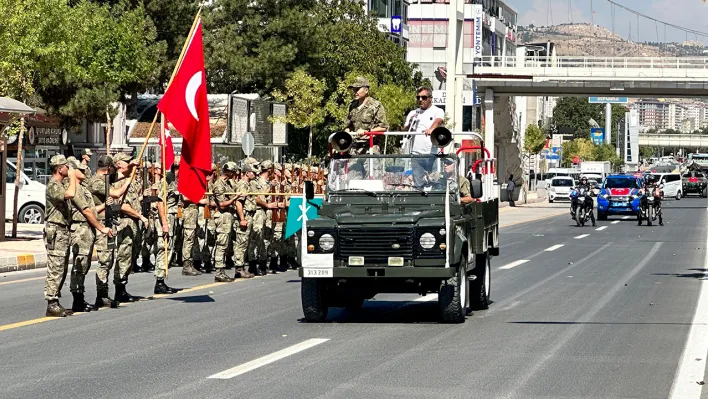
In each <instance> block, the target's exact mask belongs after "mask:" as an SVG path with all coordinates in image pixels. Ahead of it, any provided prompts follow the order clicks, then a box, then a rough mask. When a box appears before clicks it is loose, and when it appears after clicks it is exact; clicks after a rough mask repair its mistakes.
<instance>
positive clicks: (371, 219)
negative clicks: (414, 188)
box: [333, 207, 445, 225]
mask: <svg viewBox="0 0 708 399" xmlns="http://www.w3.org/2000/svg"><path fill="white" fill-rule="evenodd" d="M378 208H379V209H376V210H370V211H365V210H364V209H346V210H341V211H337V212H335V213H334V214H333V217H334V219H335V220H336V221H337V223H338V224H340V225H347V224H416V223H418V221H419V220H420V219H430V218H444V217H445V208H444V207H441V208H439V209H426V210H421V209H415V210H405V209H402V208H401V207H391V208H389V210H388V211H387V212H384V211H383V209H381V207H378Z"/></svg>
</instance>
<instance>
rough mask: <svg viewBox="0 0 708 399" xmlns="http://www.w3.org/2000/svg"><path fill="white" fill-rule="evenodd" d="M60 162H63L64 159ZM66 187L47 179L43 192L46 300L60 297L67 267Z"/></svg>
mask: <svg viewBox="0 0 708 399" xmlns="http://www.w3.org/2000/svg"><path fill="white" fill-rule="evenodd" d="M60 157H61V158H64V157H63V156H60ZM52 158H53V159H58V158H54V157H52ZM61 162H64V163H66V158H64V159H63V161H61ZM67 188H68V184H65V183H64V182H59V181H56V180H54V179H49V182H48V183H47V192H46V194H45V200H46V202H45V204H46V205H45V219H44V220H45V223H46V224H45V226H44V245H45V247H46V248H47V277H46V279H45V283H44V299H46V300H47V301H56V300H58V299H59V297H60V296H61V285H62V282H63V281H64V278H65V277H66V273H67V269H68V263H69V226H70V225H71V214H70V209H69V201H68V200H66V199H64V195H65V193H66V190H67Z"/></svg>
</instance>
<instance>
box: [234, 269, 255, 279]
mask: <svg viewBox="0 0 708 399" xmlns="http://www.w3.org/2000/svg"><path fill="white" fill-rule="evenodd" d="M247 269H248V268H246V267H239V268H238V269H236V276H235V277H234V278H253V274H251V273H249V272H248V270H247Z"/></svg>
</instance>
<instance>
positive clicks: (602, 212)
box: [597, 175, 640, 220]
mask: <svg viewBox="0 0 708 399" xmlns="http://www.w3.org/2000/svg"><path fill="white" fill-rule="evenodd" d="M639 182H640V179H638V178H637V177H635V176H632V175H610V176H607V178H605V181H604V182H602V188H601V190H600V194H599V195H598V196H597V218H598V220H607V217H608V216H609V215H636V214H637V212H639V196H638V193H639V188H640V186H639Z"/></svg>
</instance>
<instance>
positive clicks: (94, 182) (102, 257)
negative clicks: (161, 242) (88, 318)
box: [87, 155, 128, 308]
mask: <svg viewBox="0 0 708 399" xmlns="http://www.w3.org/2000/svg"><path fill="white" fill-rule="evenodd" d="M114 174H115V167H114V163H113V158H111V157H110V156H107V155H103V156H101V157H100V158H98V170H97V171H96V173H95V174H94V175H93V176H91V178H89V182H88V184H87V186H88V189H89V191H90V192H91V195H92V196H93V202H94V206H96V210H97V211H98V220H99V221H101V223H104V224H105V223H107V222H105V220H106V205H107V204H108V205H110V204H112V203H113V202H114V201H115V200H116V199H118V198H120V197H122V196H123V194H124V193H125V190H127V189H128V185H127V182H128V180H127V179H126V180H124V183H125V184H124V185H123V186H122V187H121V188H119V189H117V190H115V189H114V190H110V189H109V190H110V191H108V198H107V197H106V192H107V190H106V184H107V182H106V180H107V179H106V178H107V177H108V176H111V175H114ZM112 222H115V223H117V222H119V220H118V215H115V216H114V220H113V221H112ZM106 227H109V228H111V229H112V230H113V235H116V234H117V232H116V230H115V227H116V226H114V225H110V224H109V225H107V226H106ZM93 245H94V248H96V255H97V257H98V267H97V268H96V302H95V303H94V306H95V307H97V308H100V307H104V306H110V307H116V306H117V303H116V302H115V301H113V299H112V298H110V296H109V295H108V276H109V274H110V271H111V268H112V267H113V263H114V260H115V249H116V238H115V237H109V236H107V235H105V234H96V238H95V240H94V242H93Z"/></svg>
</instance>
